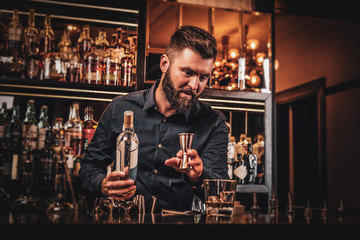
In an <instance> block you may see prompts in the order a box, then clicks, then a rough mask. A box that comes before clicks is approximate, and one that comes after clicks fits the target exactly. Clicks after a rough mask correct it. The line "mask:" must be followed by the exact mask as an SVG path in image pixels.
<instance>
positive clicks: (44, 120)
mask: <svg viewBox="0 0 360 240" xmlns="http://www.w3.org/2000/svg"><path fill="white" fill-rule="evenodd" d="M50 129H51V126H50V124H49V121H48V107H47V106H46V105H43V106H42V107H41V109H40V116H39V123H38V143H37V149H38V150H41V149H42V148H43V147H44V146H45V140H46V131H48V130H50Z"/></svg>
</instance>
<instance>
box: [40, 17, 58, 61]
mask: <svg viewBox="0 0 360 240" xmlns="http://www.w3.org/2000/svg"><path fill="white" fill-rule="evenodd" d="M54 40H55V34H54V31H53V30H52V27H51V15H50V13H46V16H45V21H44V27H43V28H42V29H41V31H40V34H39V48H40V49H39V50H40V53H41V54H45V53H49V52H51V51H52V50H53V48H52V47H53V46H52V45H53V41H54Z"/></svg>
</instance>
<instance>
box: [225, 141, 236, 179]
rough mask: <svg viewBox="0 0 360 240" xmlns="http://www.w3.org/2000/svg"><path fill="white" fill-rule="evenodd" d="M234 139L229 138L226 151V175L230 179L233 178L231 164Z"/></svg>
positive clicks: (233, 152) (233, 157) (233, 158)
mask: <svg viewBox="0 0 360 240" xmlns="http://www.w3.org/2000/svg"><path fill="white" fill-rule="evenodd" d="M235 145H236V144H235V137H234V136H231V137H229V142H228V149H227V164H228V175H229V177H230V179H232V178H233V162H234V160H235Z"/></svg>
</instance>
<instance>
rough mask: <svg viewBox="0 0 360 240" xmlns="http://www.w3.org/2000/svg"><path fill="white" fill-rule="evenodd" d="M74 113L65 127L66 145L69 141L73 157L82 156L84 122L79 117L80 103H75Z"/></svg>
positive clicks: (70, 162) (71, 164)
mask: <svg viewBox="0 0 360 240" xmlns="http://www.w3.org/2000/svg"><path fill="white" fill-rule="evenodd" d="M71 110H72V113H70V114H69V121H67V122H66V123H65V125H64V130H65V143H66V142H67V141H68V142H69V145H70V146H71V148H72V150H73V152H72V155H73V156H78V155H81V150H82V133H83V122H82V120H81V119H80V115H79V102H74V103H73V105H72V108H71ZM68 163H69V164H68V167H69V169H70V168H71V170H72V168H73V167H74V163H73V159H70V160H69V161H68Z"/></svg>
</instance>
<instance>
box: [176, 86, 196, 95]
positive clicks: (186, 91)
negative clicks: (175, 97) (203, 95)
mask: <svg viewBox="0 0 360 240" xmlns="http://www.w3.org/2000/svg"><path fill="white" fill-rule="evenodd" d="M177 92H178V93H180V92H183V93H186V94H188V95H191V96H192V97H196V91H195V90H193V89H191V88H190V87H185V88H181V89H180V90H178V91H177Z"/></svg>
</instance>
